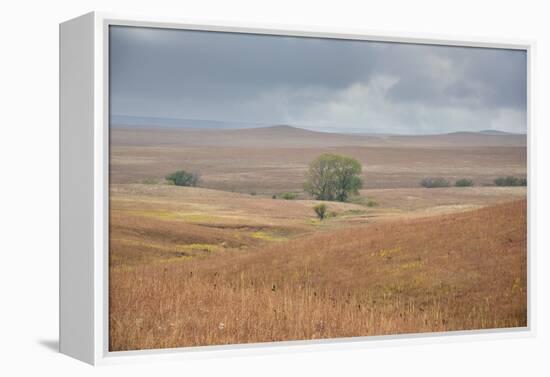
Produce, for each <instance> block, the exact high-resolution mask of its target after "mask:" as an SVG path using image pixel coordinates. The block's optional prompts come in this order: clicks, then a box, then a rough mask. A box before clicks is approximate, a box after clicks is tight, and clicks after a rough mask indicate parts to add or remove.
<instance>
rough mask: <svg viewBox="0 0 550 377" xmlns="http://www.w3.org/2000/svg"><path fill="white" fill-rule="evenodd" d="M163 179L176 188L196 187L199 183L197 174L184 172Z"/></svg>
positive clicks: (180, 171)
mask: <svg viewBox="0 0 550 377" xmlns="http://www.w3.org/2000/svg"><path fill="white" fill-rule="evenodd" d="M165 178H166V180H167V181H169V182H172V183H173V184H175V185H176V186H196V185H197V184H198V183H199V173H188V172H186V171H185V170H178V171H177V172H174V173H172V174H169V175H167V176H166V177H165Z"/></svg>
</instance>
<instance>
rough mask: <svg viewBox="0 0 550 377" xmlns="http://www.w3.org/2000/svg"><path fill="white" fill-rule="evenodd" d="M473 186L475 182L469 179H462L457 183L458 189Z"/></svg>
mask: <svg viewBox="0 0 550 377" xmlns="http://www.w3.org/2000/svg"><path fill="white" fill-rule="evenodd" d="M473 185H474V181H472V180H471V179H467V178H462V179H459V180H458V181H456V182H455V186H456V187H471V186H473Z"/></svg>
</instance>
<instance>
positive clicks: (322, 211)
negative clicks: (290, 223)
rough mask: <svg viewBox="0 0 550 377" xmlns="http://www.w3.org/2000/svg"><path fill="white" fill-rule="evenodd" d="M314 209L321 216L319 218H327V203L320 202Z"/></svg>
mask: <svg viewBox="0 0 550 377" xmlns="http://www.w3.org/2000/svg"><path fill="white" fill-rule="evenodd" d="M313 210H314V211H315V214H316V215H317V217H318V218H319V220H323V219H324V218H325V214H326V213H327V205H326V204H323V203H321V204H318V205H316V206H315V207H313Z"/></svg>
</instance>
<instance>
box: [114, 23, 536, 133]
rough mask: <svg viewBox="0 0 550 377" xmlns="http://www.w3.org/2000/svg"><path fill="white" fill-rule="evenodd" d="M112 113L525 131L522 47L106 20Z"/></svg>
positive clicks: (371, 127)
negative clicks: (325, 36) (110, 22)
mask: <svg viewBox="0 0 550 377" xmlns="http://www.w3.org/2000/svg"><path fill="white" fill-rule="evenodd" d="M110 47H111V50H110V77H111V80H110V81H111V114H113V115H129V116H137V117H155V118H186V119H206V120H219V121H227V122H247V123H256V124H281V123H287V124H294V125H297V126H305V127H308V128H312V129H324V130H333V131H334V130H351V129H353V130H355V131H357V130H364V131H365V132H390V133H391V132H396V133H440V132H453V131H462V130H472V131H475V130H482V129H491V128H494V129H500V130H504V131H511V132H525V130H526V54H525V52H523V51H513V50H503V49H481V48H464V47H449V46H432V45H415V44H399V43H383V42H367V41H347V40H346V41H342V40H331V39H318V38H297V37H281V36H265V35H253V34H233V33H219V32H202V31H181V30H170V29H151V28H134V27H111V33H110Z"/></svg>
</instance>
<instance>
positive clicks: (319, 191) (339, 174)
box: [304, 153, 363, 202]
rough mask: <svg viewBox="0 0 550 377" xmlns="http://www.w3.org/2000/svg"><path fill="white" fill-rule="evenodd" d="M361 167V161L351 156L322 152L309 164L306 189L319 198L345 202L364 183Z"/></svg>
mask: <svg viewBox="0 0 550 377" xmlns="http://www.w3.org/2000/svg"><path fill="white" fill-rule="evenodd" d="M361 169H362V167H361V163H360V162H359V161H357V160H356V159H353V158H351V157H346V156H339V155H337V154H332V153H325V154H322V155H320V156H319V157H317V159H315V160H314V161H312V162H311V163H310V164H309V170H308V173H307V180H306V183H305V185H304V189H305V191H306V192H307V193H309V194H310V195H311V196H313V197H314V198H315V199H317V200H336V201H339V202H345V201H346V200H347V199H348V198H349V196H350V195H354V194H358V190H359V189H360V188H361V186H362V184H363V182H362V181H361V177H360V175H361Z"/></svg>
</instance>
